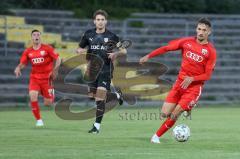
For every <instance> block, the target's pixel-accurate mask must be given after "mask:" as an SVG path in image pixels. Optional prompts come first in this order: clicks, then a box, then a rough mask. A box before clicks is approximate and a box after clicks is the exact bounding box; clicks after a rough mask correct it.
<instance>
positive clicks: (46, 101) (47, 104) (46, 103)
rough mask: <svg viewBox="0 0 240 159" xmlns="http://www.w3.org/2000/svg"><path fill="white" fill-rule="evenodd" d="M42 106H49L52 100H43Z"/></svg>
mask: <svg viewBox="0 0 240 159" xmlns="http://www.w3.org/2000/svg"><path fill="white" fill-rule="evenodd" d="M43 104H44V106H51V105H52V100H44V103H43Z"/></svg>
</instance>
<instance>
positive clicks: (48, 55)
mask: <svg viewBox="0 0 240 159" xmlns="http://www.w3.org/2000/svg"><path fill="white" fill-rule="evenodd" d="M58 56H59V55H58V54H57V53H55V52H54V49H53V47H51V46H50V45H45V44H41V47H40V48H39V49H37V50H35V49H33V47H29V48H27V49H26V50H25V51H24V52H23V54H22V57H21V59H20V63H22V64H24V65H27V64H28V62H29V61H30V62H31V64H32V71H31V75H30V78H36V79H47V78H49V77H50V75H51V72H52V71H53V66H54V61H55V60H56V59H57V58H58Z"/></svg>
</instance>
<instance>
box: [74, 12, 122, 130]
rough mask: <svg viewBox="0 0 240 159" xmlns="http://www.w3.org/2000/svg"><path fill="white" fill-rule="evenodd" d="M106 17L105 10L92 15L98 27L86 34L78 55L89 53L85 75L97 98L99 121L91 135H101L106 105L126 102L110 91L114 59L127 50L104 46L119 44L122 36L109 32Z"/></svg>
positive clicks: (91, 93) (90, 89) (91, 91)
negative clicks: (111, 101)
mask: <svg viewBox="0 0 240 159" xmlns="http://www.w3.org/2000/svg"><path fill="white" fill-rule="evenodd" d="M107 16H108V15H107V12H106V11H104V10H97V11H95V13H94V14H93V20H94V24H95V28H93V29H89V30H87V31H86V32H85V33H84V35H83V36H82V39H81V41H80V43H79V48H78V49H77V53H78V54H81V53H84V52H87V61H88V67H87V71H86V73H85V74H87V77H88V80H89V81H91V82H89V84H88V85H89V92H88V95H89V96H90V97H94V98H95V102H96V106H97V110H96V120H95V123H94V124H93V127H92V129H91V130H89V133H98V132H99V129H100V124H101V121H102V118H103V114H104V111H105V103H106V102H108V101H110V100H113V99H114V98H115V99H118V101H119V104H120V105H121V104H122V103H123V100H122V93H121V91H120V90H118V91H117V92H114V93H109V92H110V85H111V78H112V73H113V72H112V71H113V60H114V59H116V57H118V56H121V55H124V54H126V53H127V51H126V49H124V48H120V49H119V50H118V51H115V52H113V51H109V50H108V49H106V47H107V46H106V45H105V44H106V43H107V42H109V41H112V42H115V43H118V42H119V37H118V36H117V35H116V34H114V33H112V32H110V31H109V30H108V29H106V24H107ZM100 61H102V62H103V65H100V63H101V62H100ZM101 66H102V67H101Z"/></svg>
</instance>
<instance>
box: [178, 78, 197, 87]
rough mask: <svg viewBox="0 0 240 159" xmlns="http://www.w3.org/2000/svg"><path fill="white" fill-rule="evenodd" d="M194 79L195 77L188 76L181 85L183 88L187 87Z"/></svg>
mask: <svg viewBox="0 0 240 159" xmlns="http://www.w3.org/2000/svg"><path fill="white" fill-rule="evenodd" d="M193 80H194V79H193V77H189V76H186V77H185V78H184V80H183V82H182V83H181V87H182V88H183V89H186V88H187V87H188V86H189V85H190V84H191V83H192V82H193Z"/></svg>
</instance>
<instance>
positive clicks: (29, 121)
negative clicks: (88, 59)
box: [0, 106, 240, 159]
mask: <svg viewBox="0 0 240 159" xmlns="http://www.w3.org/2000/svg"><path fill="white" fill-rule="evenodd" d="M154 113H156V114H155V115H156V116H154ZM158 113H159V109H158V108H146V107H145V108H143V107H130V108H126V107H124V108H117V109H115V110H113V111H111V112H109V113H107V114H106V115H105V118H104V121H103V124H102V126H101V132H100V133H99V134H97V135H94V134H88V133H87V131H88V129H89V128H90V127H91V125H92V122H93V119H92V120H85V121H66V120H62V119H60V118H58V117H57V116H56V115H55V113H54V111H53V110H51V111H47V110H45V111H42V116H43V119H44V122H45V127H44V128H35V126H34V125H35V121H34V120H33V117H32V114H31V112H30V111H29V110H28V109H26V110H19V109H18V110H0V159H94V158H98V159H105V158H107V159H112V158H114V159H123V158H126V159H156V158H159V159H228V158H229V159H235V158H236V159H239V158H240V148H239V145H240V135H239V133H240V126H239V121H240V107H239V106H231V107H230V106H225V107H223V106H211V107H208V108H196V109H195V110H194V111H193V113H192V118H193V119H192V120H183V119H182V118H180V119H179V121H178V122H177V124H180V123H185V124H187V125H188V126H189V127H190V129H191V137H190V139H189V141H187V142H185V143H179V142H176V141H175V140H174V139H173V137H172V135H171V132H172V130H170V131H169V132H167V133H166V134H165V135H164V136H163V137H162V138H161V144H157V145H156V144H151V143H150V137H151V136H152V134H153V133H154V132H155V131H156V129H157V128H158V127H159V125H160V123H162V121H160V120H159V119H157V118H158V115H157V114H158ZM150 118H151V119H150Z"/></svg>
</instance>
